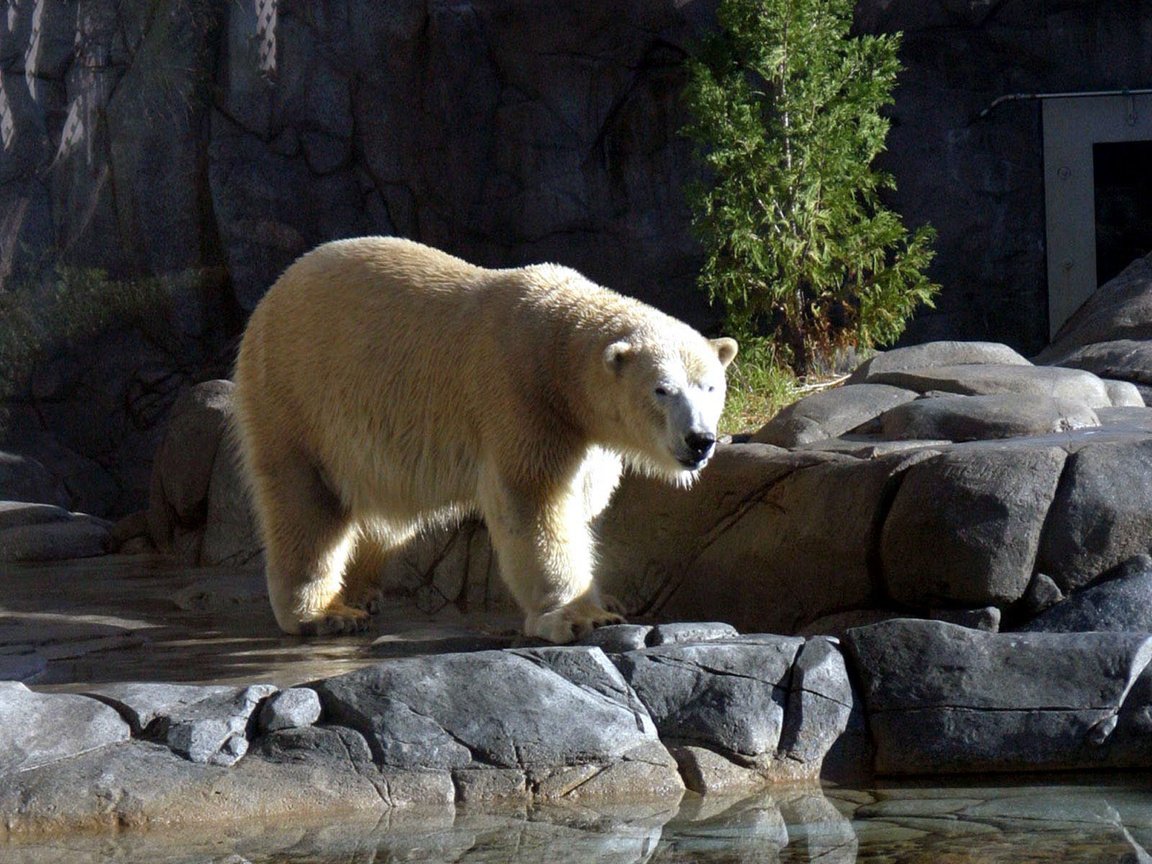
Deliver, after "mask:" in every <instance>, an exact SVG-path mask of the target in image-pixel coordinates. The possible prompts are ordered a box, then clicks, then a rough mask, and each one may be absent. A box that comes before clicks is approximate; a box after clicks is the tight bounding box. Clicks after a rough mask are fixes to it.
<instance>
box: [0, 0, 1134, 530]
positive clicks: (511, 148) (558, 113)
mask: <svg viewBox="0 0 1152 864" xmlns="http://www.w3.org/2000/svg"><path fill="white" fill-rule="evenodd" d="M713 8H714V2H712V0H696V2H687V3H685V2H676V0H652V2H636V0H632V2H625V0H612V2H577V3H562V4H556V3H535V2H527V0H520V2H517V0H487V2H485V0H474V2H452V3H448V2H434V0H428V2H403V0H400V2H388V3H379V2H374V0H359V2H357V0H325V2H308V3H305V2H299V0H152V2H147V3H125V2H122V0H91V2H84V3H81V4H64V3H52V2H48V0H35V2H27V3H21V4H18V5H16V6H14V7H13V8H12V10H10V12H9V14H8V15H7V16H5V17H4V18H3V19H0V70H2V72H3V90H2V95H0V136H2V142H3V149H2V150H0V214H2V215H0V284H2V285H3V286H4V287H5V288H6V289H8V290H13V289H20V290H25V289H24V288H21V286H27V285H28V284H30V283H32V282H34V281H35V279H34V276H35V274H36V273H38V272H42V270H43V268H44V265H45V264H50V265H55V264H60V265H64V266H66V267H69V268H81V267H94V268H100V269H101V270H103V271H106V272H107V273H108V274H109V276H110V277H111V278H114V279H116V278H122V277H127V276H138V275H157V274H159V275H165V276H171V275H173V274H179V276H180V279H181V280H182V281H181V282H180V285H181V287H180V288H179V289H178V290H174V291H170V292H169V293H171V294H173V295H174V297H175V302H174V303H172V304H171V305H170V306H169V307H166V308H165V310H164V312H163V316H162V317H164V320H166V321H167V322H168V325H169V329H170V330H171V332H173V333H176V334H177V336H178V338H177V339H175V340H171V339H169V340H161V341H163V342H164V344H162V345H160V346H158V345H157V344H156V343H157V340H156V339H155V338H151V337H149V336H148V334H147V333H143V332H142V331H141V330H140V328H136V329H134V330H132V329H131V328H130V332H129V334H128V335H124V334H119V335H116V336H114V337H109V338H107V339H103V340H102V339H101V338H99V337H93V338H90V339H87V340H85V341H84V342H83V345H82V349H83V350H85V351H87V352H89V356H87V357H85V356H84V355H83V353H81V352H77V351H76V350H75V346H73V347H72V348H70V349H68V350H64V349H63V348H60V347H59V346H55V347H54V346H53V345H52V344H51V341H50V340H49V343H48V344H46V345H44V344H42V345H41V346H40V349H38V350H41V351H44V352H46V356H45V357H43V358H40V357H38V358H35V362H34V363H33V364H32V365H34V366H36V367H37V368H41V367H44V366H45V364H49V365H52V368H53V370H55V371H53V374H52V376H49V377H48V378H45V376H43V375H41V381H40V383H39V384H37V385H36V386H33V384H32V383H31V382H29V381H25V380H23V379H22V380H21V381H20V382H18V386H16V387H15V388H14V389H15V390H16V392H15V394H7V396H8V400H9V401H12V396H13V395H14V397H15V404H16V406H17V409H16V411H15V413H14V414H13V415H12V418H11V420H10V422H9V427H10V428H9V433H8V446H9V447H15V446H19V447H20V448H21V449H23V450H26V451H29V452H33V453H36V454H40V455H41V456H43V457H44V458H49V456H48V455H47V454H50V452H56V451H57V450H58V449H59V448H63V449H64V450H66V451H68V452H69V453H70V454H72V455H77V454H78V455H79V456H80V457H82V458H83V459H84V460H87V461H86V465H87V467H85V468H84V471H87V472H88V473H90V474H92V475H93V476H96V475H100V476H102V477H104V482H105V487H103V488H105V491H104V492H101V493H100V494H101V496H105V495H106V494H109V493H108V490H110V489H111V488H112V487H115V488H116V490H117V492H116V494H115V496H114V498H115V500H116V501H117V502H118V503H116V504H114V505H107V506H110V507H111V508H112V509H113V510H126V509H129V508H130V507H132V506H135V505H136V504H139V503H140V501H141V498H142V494H143V489H144V485H145V484H144V480H145V478H146V477H147V462H148V461H149V459H150V454H151V452H152V449H153V448H154V446H155V441H156V435H155V432H154V427H155V424H156V423H157V422H159V421H160V420H161V419H162V418H163V416H164V415H165V413H166V408H167V407H168V406H170V405H171V402H172V400H174V399H175V397H176V395H177V393H178V392H179V391H180V390H181V389H183V388H185V387H186V386H187V385H188V384H189V383H191V382H193V381H195V380H197V379H199V378H203V377H212V375H218V374H221V372H222V371H223V372H225V373H226V370H227V363H228V347H229V344H230V340H233V339H234V338H235V336H236V334H237V332H238V331H239V328H240V327H241V326H242V323H243V319H244V315H245V312H246V310H250V309H251V308H252V307H253V306H254V305H255V303H256V301H257V300H258V299H259V297H260V296H261V295H262V293H263V291H264V290H265V289H266V288H267V286H268V285H270V284H271V282H272V281H273V280H274V279H275V277H276V275H277V274H278V273H279V272H280V271H281V270H282V269H283V268H284V267H285V266H286V265H287V264H288V263H290V262H291V261H292V260H293V259H294V258H295V257H296V256H298V255H299V254H301V253H302V252H304V251H307V250H308V249H310V248H312V247H313V246H315V245H316V244H318V243H320V242H322V241H324V240H328V239H332V238H335V237H340V236H350V235H359V234H371V233H380V234H401V235H405V236H409V237H412V238H414V239H419V240H421V241H423V242H426V243H429V244H432V245H435V246H439V247H442V248H444V249H447V250H449V251H451V252H454V253H456V254H459V255H461V256H463V257H466V258H468V259H470V260H473V261H475V262H477V263H481V264H485V265H488V266H512V265H519V264H524V263H528V262H533V261H541V260H552V261H557V262H559V263H563V264H567V265H569V266H573V267H576V268H578V269H580V270H582V271H583V272H585V273H586V274H587V275H588V276H590V277H591V278H593V279H595V280H597V281H599V282H602V283H604V284H607V285H610V286H612V287H614V288H617V289H619V290H622V291H624V292H626V293H630V294H633V295H635V296H638V297H640V298H642V299H644V300H647V301H649V302H652V303H654V304H655V305H657V306H660V307H661V308H663V309H665V310H667V311H670V312H672V313H674V314H677V315H678V316H680V317H682V318H685V319H686V320H688V321H690V322H691V323H693V324H696V325H698V326H702V327H705V328H707V327H709V326H710V325H711V324H713V323H714V322H715V315H714V314H713V313H711V312H710V311H709V310H708V308H707V306H706V304H705V303H704V301H703V300H702V298H701V297H700V295H699V294H698V292H696V291H695V289H694V287H693V282H694V276H695V271H696V268H697V266H698V264H699V260H700V258H699V253H698V250H697V249H696V248H695V246H694V244H693V241H692V237H691V232H690V228H689V219H690V217H689V212H688V209H687V207H686V204H685V202H684V198H683V185H684V183H685V181H687V180H688V179H690V178H692V177H693V176H695V173H696V168H695V166H694V163H693V160H692V158H691V152H690V146H689V144H688V142H687V141H686V140H684V139H683V138H682V137H680V136H679V135H678V133H677V130H678V128H679V127H680V126H681V124H682V122H683V119H684V116H683V111H682V108H681V105H680V101H679V92H680V90H681V88H682V86H683V83H684V73H683V65H682V61H683V58H684V56H685V54H686V52H687V51H689V50H691V46H692V43H693V40H694V38H695V37H696V36H697V35H699V34H700V33H701V32H703V31H704V30H706V29H707V28H708V27H710V26H712V12H713ZM857 27H858V29H860V30H861V31H863V32H881V31H883V32H888V31H892V30H902V31H904V32H905V41H904V48H903V51H902V59H903V62H904V64H905V66H906V67H907V69H906V71H905V73H904V74H903V76H902V78H901V85H900V87H899V89H898V90H897V93H896V98H897V104H896V105H895V106H894V108H893V110H892V117H893V129H892V133H891V137H890V148H889V152H888V153H887V154H886V155H885V157H884V160H883V161H884V167H885V169H886V170H889V171H890V172H892V173H893V174H894V175H895V177H896V180H897V183H898V187H899V189H898V191H897V192H896V193H895V194H894V195H893V196H892V198H893V200H892V203H893V204H894V205H895V206H896V208H897V209H898V210H900V211H901V212H902V213H903V214H904V216H905V219H906V221H907V222H908V224H909V225H912V226H915V225H918V224H921V223H923V222H925V221H930V222H932V223H933V224H934V225H935V226H936V227H937V229H938V230H939V235H940V237H939V241H938V244H937V248H938V250H939V255H938V257H937V260H936V264H935V265H934V269H933V275H934V277H935V278H936V280H937V281H939V282H941V283H942V284H943V285H944V293H943V295H942V297H941V299H940V303H939V307H940V308H939V310H938V311H937V312H935V313H931V314H925V315H923V316H921V318H920V319H919V320H918V321H916V322H914V323H913V326H912V328H911V329H910V332H909V338H910V339H911V340H918V339H925V338H935V337H940V336H948V337H952V338H981V339H997V340H1002V341H1006V342H1009V343H1010V344H1013V345H1015V346H1016V347H1018V348H1021V349H1022V350H1024V351H1025V352H1031V351H1034V350H1037V349H1039V348H1040V347H1041V346H1042V344H1043V342H1044V337H1045V335H1046V327H1047V323H1046V294H1045V292H1046V286H1045V275H1044V249H1043V190H1042V175H1041V165H1040V128H1039V120H1038V117H1039V113H1038V109H1037V108H1036V106H1035V103H1013V104H1009V105H1005V106H1002V107H1001V108H999V109H997V110H996V111H995V112H993V113H992V114H990V115H989V116H988V117H986V118H984V119H978V115H979V113H980V111H981V110H982V109H983V108H985V107H987V105H988V104H989V103H990V102H991V101H992V100H993V99H995V98H996V97H997V96H1000V95H1002V94H1003V93H1006V92H1016V91H1034V90H1052V89H1062V90H1063V89H1092V88H1098V87H1105V86H1134V85H1139V84H1141V83H1144V84H1147V83H1148V81H1149V80H1152V68H1150V67H1152V59H1150V58H1149V57H1148V52H1147V51H1146V50H1144V48H1142V47H1141V46H1146V45H1147V44H1148V41H1149V39H1152V32H1150V31H1152V5H1150V4H1149V3H1148V2H1146V0H1144V2H1137V0H1122V2H1113V3H1107V4H1102V3H1091V2H1064V3H1052V2H1046V3H1041V2H1023V0H1022V2H967V0H964V2H960V0H933V2H912V0H906V2H904V0H863V2H861V3H860V4H859V6H858V10H857ZM102 346H106V347H102ZM69 351H70V352H71V353H69ZM207 367H211V368H210V369H209V370H208V371H206V372H202V371H201V370H204V369H206V368H207ZM81 385H82V386H81ZM93 394H96V395H93ZM94 401H95V403H97V404H99V406H100V414H101V417H100V418H98V419H93V417H92V408H91V406H92V404H93V402H94ZM46 407H47V408H49V409H50V410H46ZM109 418H111V419H109ZM94 426H100V427H101V428H103V427H105V426H106V427H107V428H108V430H110V431H107V432H103V431H102V432H100V433H99V434H96V433H94V432H93V427H94ZM13 430H14V431H13ZM126 442H127V443H126ZM69 458H70V457H69ZM91 462H94V463H95V466H93V465H88V464H87V463H91ZM128 462H131V463H132V464H133V466H134V467H133V468H132V469H131V470H127V469H126V463H128ZM74 467H75V468H76V471H77V472H80V473H83V472H82V471H80V468H79V467H77V466H74ZM105 475H106V476H105ZM129 477H131V478H134V479H129ZM108 484H111V485H108Z"/></svg>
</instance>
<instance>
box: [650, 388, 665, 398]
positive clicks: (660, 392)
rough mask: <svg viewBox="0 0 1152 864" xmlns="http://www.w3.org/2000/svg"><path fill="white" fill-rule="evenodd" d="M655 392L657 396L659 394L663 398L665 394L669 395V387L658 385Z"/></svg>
mask: <svg viewBox="0 0 1152 864" xmlns="http://www.w3.org/2000/svg"><path fill="white" fill-rule="evenodd" d="M653 392H654V393H655V394H656V395H657V396H659V397H660V398H661V399H663V398H664V397H665V396H667V395H668V388H667V387H657V388H656V389H655V390H654V391H653Z"/></svg>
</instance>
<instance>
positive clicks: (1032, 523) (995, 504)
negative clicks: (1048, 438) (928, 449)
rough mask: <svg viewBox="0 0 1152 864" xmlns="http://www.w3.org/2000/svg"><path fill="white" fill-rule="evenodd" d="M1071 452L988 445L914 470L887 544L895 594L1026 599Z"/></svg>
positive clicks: (971, 601)
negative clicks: (1061, 477) (1047, 519)
mask: <svg viewBox="0 0 1152 864" xmlns="http://www.w3.org/2000/svg"><path fill="white" fill-rule="evenodd" d="M1065 458H1066V454H1065V452H1064V451H1063V450H1062V449H1060V448H1057V447H1046V446H1036V447H1029V448H1023V447H1020V448H1012V447H992V446H986V447H973V448H967V449H954V450H949V451H947V452H945V453H941V454H939V455H936V456H932V457H930V458H928V459H925V460H924V461H922V462H918V463H917V464H915V465H913V466H911V467H910V468H909V469H908V470H907V471H906V472H905V473H904V477H903V480H902V482H901V484H900V488H899V491H898V492H897V493H896V497H895V500H894V501H893V503H892V507H891V509H890V510H889V511H888V515H887V518H886V519H885V521H884V528H883V533H882V535H881V540H880V556H881V561H882V566H883V571H884V581H885V585H886V587H887V591H888V593H889V595H890V596H891V597H892V598H893V599H895V600H897V601H898V602H901V603H906V604H909V605H911V606H913V607H919V608H931V607H937V606H950V605H960V606H988V605H1003V604H1007V603H1012V602H1015V601H1016V600H1018V599H1019V598H1020V597H1021V596H1022V595H1023V594H1024V592H1025V590H1026V589H1027V588H1028V583H1029V582H1030V581H1031V578H1032V572H1033V569H1034V566H1035V562H1036V555H1037V550H1038V549H1039V546H1040V537H1041V531H1042V529H1043V528H1044V524H1045V518H1046V517H1047V515H1048V508H1049V505H1050V504H1051V502H1052V496H1053V495H1054V493H1055V492H1056V486H1057V483H1058V482H1059V480H1060V476H1061V471H1062V469H1063V466H1064V461H1065Z"/></svg>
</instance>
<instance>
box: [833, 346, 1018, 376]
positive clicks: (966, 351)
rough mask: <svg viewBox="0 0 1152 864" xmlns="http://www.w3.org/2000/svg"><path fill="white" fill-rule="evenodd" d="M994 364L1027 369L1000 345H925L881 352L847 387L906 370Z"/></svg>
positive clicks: (861, 368)
mask: <svg viewBox="0 0 1152 864" xmlns="http://www.w3.org/2000/svg"><path fill="white" fill-rule="evenodd" d="M989 363H991V364H997V365H1001V366H1030V365H1031V364H1030V363H1029V362H1028V360H1027V359H1026V358H1025V357H1023V356H1021V355H1020V354H1019V353H1018V352H1017V351H1015V350H1013V349H1012V348H1009V347H1008V346H1007V345H1004V344H1002V343H1000V342H958V341H947V340H946V341H940V342H925V343H923V344H921V345H909V346H907V347H906V348H894V349H893V350H891V351H881V352H880V353H879V354H877V355H876V356H875V357H872V358H870V359H868V360H865V361H864V362H863V363H861V364H860V366H859V367H857V369H856V370H855V371H854V372H853V373H852V374H851V375H850V376H849V377H848V383H849V384H862V383H865V382H871V383H876V382H877V381H879V376H880V375H884V374H886V373H889V372H899V371H903V370H906V369H929V368H932V367H933V366H970V365H984V364H989Z"/></svg>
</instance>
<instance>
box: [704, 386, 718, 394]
mask: <svg viewBox="0 0 1152 864" xmlns="http://www.w3.org/2000/svg"><path fill="white" fill-rule="evenodd" d="M704 392H705V393H715V392H716V385H715V384H709V385H708V386H706V387H705V388H704Z"/></svg>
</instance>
